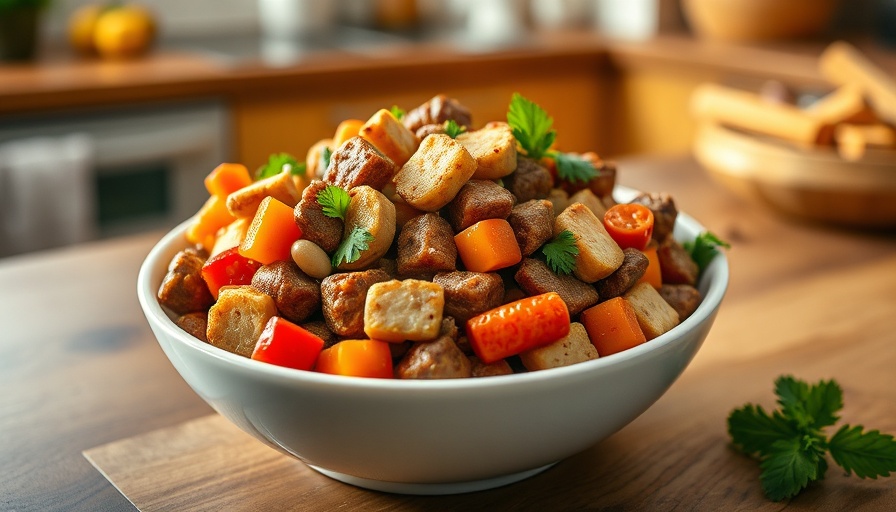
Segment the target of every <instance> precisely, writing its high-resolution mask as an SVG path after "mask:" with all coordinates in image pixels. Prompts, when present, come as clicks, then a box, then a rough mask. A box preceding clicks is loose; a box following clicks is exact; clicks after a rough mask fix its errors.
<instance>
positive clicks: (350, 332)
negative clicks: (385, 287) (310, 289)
mask: <svg viewBox="0 0 896 512" xmlns="http://www.w3.org/2000/svg"><path fill="white" fill-rule="evenodd" d="M389 279H390V277H389V274H387V273H385V272H383V271H382V270H379V269H372V270H365V271H363V272H344V273H339V274H331V275H329V276H327V277H325V278H324V279H323V280H322V281H321V282H320V293H321V302H322V309H323V314H324V320H325V321H326V322H327V327H328V328H329V329H330V330H331V331H333V332H334V333H335V334H337V335H339V336H342V337H344V338H363V337H364V303H365V302H366V301H367V290H368V289H370V287H371V286H373V285H374V284H376V283H382V282H385V281H388V280H389Z"/></svg>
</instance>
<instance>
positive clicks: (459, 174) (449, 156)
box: [395, 135, 476, 212]
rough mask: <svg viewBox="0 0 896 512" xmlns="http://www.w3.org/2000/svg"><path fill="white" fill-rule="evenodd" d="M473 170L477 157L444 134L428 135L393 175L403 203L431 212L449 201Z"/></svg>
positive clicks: (474, 169)
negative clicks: (474, 157)
mask: <svg viewBox="0 0 896 512" xmlns="http://www.w3.org/2000/svg"><path fill="white" fill-rule="evenodd" d="M474 172H476V160H475V159H473V157H472V156H470V153H469V152H468V151H467V150H466V149H464V147H463V145H461V143H459V142H457V141H456V140H454V139H452V138H451V137H449V136H447V135H430V136H429V137H427V138H425V139H424V140H423V142H421V143H420V147H419V148H418V149H417V152H416V153H414V154H413V156H411V158H410V160H408V161H407V163H406V164H404V166H403V167H402V168H401V170H400V171H398V174H397V175H396V176H395V189H396V191H397V192H398V194H399V195H400V196H401V197H402V198H403V199H404V200H405V202H406V203H408V204H409V205H411V206H413V207H414V208H417V209H418V210H423V211H427V212H434V211H437V210H439V209H440V208H442V207H443V206H445V205H446V204H448V203H449V202H451V200H452V199H454V196H456V195H457V192H458V191H459V190H460V188H461V187H462V186H464V183H466V182H467V180H469V179H470V176H472V175H473V173H474Z"/></svg>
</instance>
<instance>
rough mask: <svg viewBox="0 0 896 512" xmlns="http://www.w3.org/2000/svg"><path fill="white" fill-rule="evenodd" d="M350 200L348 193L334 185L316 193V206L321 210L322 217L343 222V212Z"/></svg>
mask: <svg viewBox="0 0 896 512" xmlns="http://www.w3.org/2000/svg"><path fill="white" fill-rule="evenodd" d="M351 200H352V198H351V196H349V195H348V192H346V191H345V190H343V189H342V188H340V187H337V186H335V185H327V187H326V188H325V189H323V190H321V191H320V192H318V193H317V204H319V205H320V206H321V208H322V210H323V213H324V215H326V216H327V217H333V218H337V219H342V220H345V212H346V211H347V210H348V204H349V203H350V202H351Z"/></svg>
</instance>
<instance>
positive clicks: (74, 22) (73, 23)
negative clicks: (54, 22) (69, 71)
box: [68, 4, 105, 54]
mask: <svg viewBox="0 0 896 512" xmlns="http://www.w3.org/2000/svg"><path fill="white" fill-rule="evenodd" d="M104 9H105V7H103V6H102V5H99V4H87V5H83V6H81V7H79V8H78V9H76V10H75V12H73V13H72V15H71V16H70V17H69V19H68V40H69V43H70V44H71V45H72V47H73V48H74V49H75V50H77V51H78V52H79V53H83V54H92V53H94V52H95V51H96V49H95V48H94V46H93V32H94V29H95V28H96V22H97V20H99V19H100V16H102V14H103V11H104Z"/></svg>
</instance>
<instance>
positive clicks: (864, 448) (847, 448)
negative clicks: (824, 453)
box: [828, 425, 896, 479]
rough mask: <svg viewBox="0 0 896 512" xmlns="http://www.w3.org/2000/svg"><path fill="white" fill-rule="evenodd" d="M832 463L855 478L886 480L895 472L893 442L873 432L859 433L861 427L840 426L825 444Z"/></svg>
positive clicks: (890, 438)
mask: <svg viewBox="0 0 896 512" xmlns="http://www.w3.org/2000/svg"><path fill="white" fill-rule="evenodd" d="M828 448H829V449H830V450H831V457H833V458H834V462H836V463H837V465H839V466H840V467H842V468H843V469H845V470H846V474H847V475H849V474H850V473H851V472H854V473H855V474H856V476H857V477H859V478H873V479H876V478H877V477H879V476H890V472H896V441H894V440H893V436H891V435H889V434H881V433H880V432H878V431H877V430H871V431H868V432H864V433H863V432H862V426H861V425H857V426H855V427H850V426H849V425H843V426H842V427H840V430H838V431H837V433H836V434H834V437H832V438H831V441H830V442H829V443H828Z"/></svg>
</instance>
